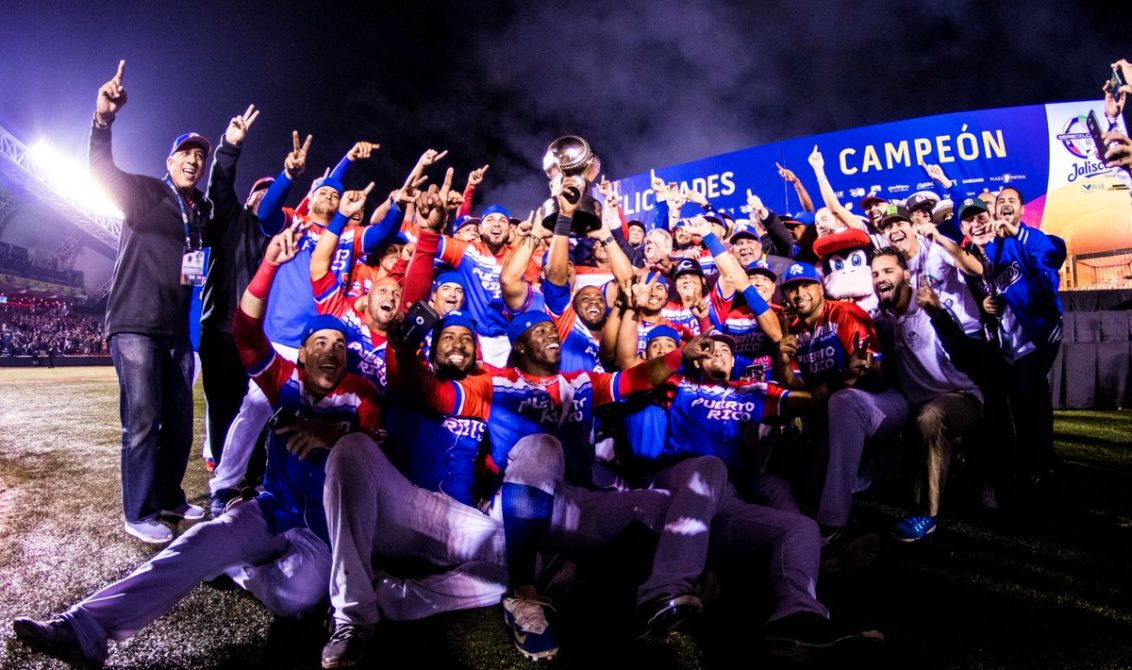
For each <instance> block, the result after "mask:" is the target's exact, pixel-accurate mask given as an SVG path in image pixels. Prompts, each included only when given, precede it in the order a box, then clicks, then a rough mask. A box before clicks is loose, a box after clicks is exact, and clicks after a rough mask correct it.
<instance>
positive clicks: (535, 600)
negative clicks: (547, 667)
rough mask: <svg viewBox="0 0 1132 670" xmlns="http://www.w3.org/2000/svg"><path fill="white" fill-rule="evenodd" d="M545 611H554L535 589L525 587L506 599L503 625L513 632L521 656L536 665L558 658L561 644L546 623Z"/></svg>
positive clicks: (548, 623) (512, 638)
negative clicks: (547, 608) (550, 609)
mask: <svg viewBox="0 0 1132 670" xmlns="http://www.w3.org/2000/svg"><path fill="white" fill-rule="evenodd" d="M544 607H550V600H548V599H547V598H543V597H541V596H539V594H538V592H536V591H535V589H534V587H533V586H522V587H520V588H518V589H516V590H515V593H514V595H512V596H511V597H510V598H504V599H503V622H504V623H506V624H507V628H508V630H510V631H511V640H512V641H513V642H514V643H515V648H516V649H518V650H519V653H520V654H522V655H523V656H526V657H527V658H529V659H531V660H533V661H540V660H542V659H544V658H546V659H549V658H554V656H555V655H556V654H558V640H557V639H555V637H554V631H553V630H551V628H550V622H549V621H547V620H546V613H545V612H544V611H543V608H544ZM552 609H553V608H552Z"/></svg>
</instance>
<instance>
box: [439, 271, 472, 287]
mask: <svg viewBox="0 0 1132 670" xmlns="http://www.w3.org/2000/svg"><path fill="white" fill-rule="evenodd" d="M444 284H459V285H460V288H462V289H464V290H465V291H466V290H468V287H467V286H465V285H464V277H463V275H461V274H460V273H459V272H456V271H455V270H448V271H447V272H441V273H440V274H439V275H437V276H436V279H435V280H433V282H432V290H434V291H435V290H436V289H438V288H440V287H441V286H442V285H444Z"/></svg>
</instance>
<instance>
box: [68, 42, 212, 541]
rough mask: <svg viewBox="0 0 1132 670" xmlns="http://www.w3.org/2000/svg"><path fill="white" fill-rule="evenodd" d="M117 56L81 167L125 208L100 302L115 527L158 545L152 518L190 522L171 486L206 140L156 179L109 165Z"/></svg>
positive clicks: (181, 418)
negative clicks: (117, 451) (114, 437)
mask: <svg viewBox="0 0 1132 670" xmlns="http://www.w3.org/2000/svg"><path fill="white" fill-rule="evenodd" d="M124 67H125V61H121V62H120V63H119V64H118V72H117V73H116V74H115V75H114V77H113V78H112V79H111V80H110V81H108V82H106V83H105V84H103V85H102V87H101V88H99V89H98V102H97V106H96V108H95V113H94V123H93V126H92V128H91V132H90V171H91V174H92V175H94V176H95V177H96V178H97V179H98V180H99V181H100V182H101V184H102V185H103V187H105V188H106V189H107V191H109V193H110V195H111V197H112V198H113V199H114V200H115V202H116V203H117V204H118V206H119V208H120V209H121V210H122V211H123V212H124V213H125V218H124V222H123V226H122V235H121V239H120V240H119V242H118V257H117V259H116V260H115V263H114V275H113V280H112V281H113V283H112V284H111V288H110V296H109V298H108V302H107V307H106V336H107V339H108V340H109V343H110V355H111V357H112V358H113V360H114V369H115V371H116V372H117V373H118V384H119V388H120V402H121V408H120V414H121V419H122V506H123V511H124V513H125V517H126V524H125V530H126V532H128V533H129V534H131V535H133V536H134V537H137V538H138V539H140V540H142V541H145V542H151V543H155V544H162V543H165V542H168V541H169V540H171V539H173V533H172V532H171V531H170V530H169V528H168V527H167V526H165V525H164V524H162V523H160V522H159V518H160V517H162V516H164V517H173V518H183V519H200V518H202V517H203V516H204V510H203V509H202V508H200V507H197V506H196V505H190V504H189V503H188V502H187V501H186V500H185V492H184V491H183V490H182V489H181V480H182V478H184V475H185V468H186V466H187V465H188V458H189V449H190V445H191V443H192V435H193V394H192V380H193V351H192V346H191V344H190V343H189V306H190V302H191V298H192V287H193V285H195V284H199V283H200V281H201V280H202V279H203V274H204V262H203V259H204V244H205V238H206V228H207V226H208V225H209V224H210V220H211V207H210V206H209V203H208V202H207V201H206V199H205V198H204V194H203V193H201V192H200V190H199V189H197V188H196V185H197V183H198V182H199V181H200V179H201V177H202V176H203V175H204V165H205V158H206V157H207V155H208V152H209V150H210V149H211V146H210V144H209V142H208V140H206V139H205V138H204V137H201V136H200V135H197V134H196V133H186V134H184V135H181V136H180V137H178V138H177V139H176V141H174V143H173V147H172V149H171V150H170V152H169V156H168V157H167V158H166V159H165V167H166V169H167V170H168V173H167V174H166V176H165V177H164V178H163V179H156V178H154V177H148V176H144V175H135V174H128V173H126V172H123V171H122V170H121V169H119V168H118V167H117V166H116V165H115V164H114V159H113V156H112V154H111V149H110V144H111V133H110V126H111V124H112V123H113V122H114V118H115V116H116V114H117V113H118V111H119V110H120V109H121V108H122V106H123V105H125V104H126V89H125V86H124V85H123V83H122V78H123V69H124Z"/></svg>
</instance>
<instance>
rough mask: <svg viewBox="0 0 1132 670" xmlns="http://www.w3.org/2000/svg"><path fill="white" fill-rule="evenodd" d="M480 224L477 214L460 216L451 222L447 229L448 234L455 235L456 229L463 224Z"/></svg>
mask: <svg viewBox="0 0 1132 670" xmlns="http://www.w3.org/2000/svg"><path fill="white" fill-rule="evenodd" d="M479 224H480V217H478V216H461V217H459V218H457V219H456V220H455V221H453V222H452V227H451V228H449V229H448V234H449V235H455V234H456V231H458V230H460V229H461V228H463V227H464V226H478V225H479Z"/></svg>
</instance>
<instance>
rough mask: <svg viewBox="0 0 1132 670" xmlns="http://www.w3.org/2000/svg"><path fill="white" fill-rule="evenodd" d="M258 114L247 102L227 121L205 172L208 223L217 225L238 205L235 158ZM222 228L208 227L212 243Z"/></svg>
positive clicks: (236, 158) (226, 218) (237, 157)
mask: <svg viewBox="0 0 1132 670" xmlns="http://www.w3.org/2000/svg"><path fill="white" fill-rule="evenodd" d="M258 117H259V110H257V109H256V108H255V105H248V109H247V110H246V111H245V112H244V113H243V114H237V115H236V116H233V117H232V120H231V121H229V122H228V128H227V129H226V130H225V131H224V137H223V138H222V139H221V140H220V146H219V147H217V149H216V154H215V155H214V156H213V159H212V170H211V171H210V172H209V175H208V192H207V195H206V197H207V198H208V200H209V201H210V202H211V203H212V212H213V217H212V223H213V225H220V224H223V223H226V222H227V221H228V220H229V219H230V215H231V214H232V213H233V212H235V211H236V210H237V209H239V208H240V206H241V204H240V199H239V198H238V197H236V161H237V160H238V159H239V158H240V150H241V149H242V148H243V146H244V138H245V137H247V134H248V129H250V128H251V126H252V124H253V123H254V122H255V120H256V119H257V118H258ZM220 234H223V231H222V230H214V229H213V227H212V226H210V227H209V230H208V235H209V238H210V244H215V243H216V240H217V238H218V237H219V235H220Z"/></svg>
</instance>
